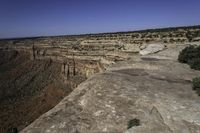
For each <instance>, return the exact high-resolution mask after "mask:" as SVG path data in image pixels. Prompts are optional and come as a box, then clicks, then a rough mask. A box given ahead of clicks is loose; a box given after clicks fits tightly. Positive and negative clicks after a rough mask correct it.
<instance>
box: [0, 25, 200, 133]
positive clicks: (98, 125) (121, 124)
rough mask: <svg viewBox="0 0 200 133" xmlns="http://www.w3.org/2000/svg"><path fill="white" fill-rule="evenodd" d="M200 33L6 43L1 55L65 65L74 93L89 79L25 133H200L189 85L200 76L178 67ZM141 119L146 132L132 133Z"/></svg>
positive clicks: (63, 73) (63, 71) (185, 30)
mask: <svg viewBox="0 0 200 133" xmlns="http://www.w3.org/2000/svg"><path fill="white" fill-rule="evenodd" d="M199 32H200V27H199V26H195V27H191V28H190V27H189V28H187V27H186V28H175V29H173V30H155V31H154V30H147V31H145V32H144V31H141V32H124V33H108V34H92V35H78V36H60V37H44V38H30V39H14V40H1V41H0V52H2V51H3V52H7V51H17V52H18V53H22V52H26V53H30V54H31V56H30V59H31V61H32V62H38V61H39V62H43V61H45V60H48V61H50V62H53V64H59V68H58V69H59V77H60V78H61V79H62V81H64V82H63V83H69V81H70V80H72V81H73V84H72V85H73V87H72V88H74V87H76V85H77V84H79V83H77V82H76V81H79V80H80V79H79V78H80V77H79V76H83V77H84V78H85V77H87V78H89V79H88V80H87V81H85V82H84V83H82V84H81V85H80V86H78V88H76V89H75V90H73V92H72V93H71V94H70V95H69V96H67V97H65V98H64V99H63V100H62V102H60V103H59V104H58V105H57V106H56V107H55V108H53V109H52V110H50V111H49V112H47V113H46V114H44V115H42V116H41V117H40V118H38V119H37V120H36V121H34V122H33V123H32V124H31V125H29V126H28V127H27V128H25V129H24V130H22V131H21V132H25V133H26V132H27V133H37V132H39V133H45V132H52V133H54V132H55V133H62V132H63V133H66V132H69V133H77V132H79V133H102V132H107V133H122V132H134V133H160V132H162V133H165V132H166V133H168V132H169V133H171V132H172V133H180V132H183V133H187V132H192V133H199V125H200V124H199V118H200V117H199V110H200V108H199V107H200V106H199V97H198V96H197V94H195V92H193V91H192V87H191V80H192V78H193V77H196V76H198V75H199V74H200V73H199V72H197V71H194V70H191V69H190V68H189V67H188V66H187V65H183V64H180V63H177V62H176V59H177V57H178V53H179V51H180V50H181V49H183V48H184V47H185V46H187V43H190V44H191V45H199V41H198V36H199V35H200V34H198V33H199ZM188 35H190V36H191V35H192V39H191V37H190V38H188ZM191 41H192V42H191ZM158 42H159V43H158ZM138 52H140V53H142V55H143V56H142V57H140V56H139V54H138ZM150 53H151V54H150ZM149 54H150V55H149ZM119 61H120V62H119ZM55 62H56V63H55ZM7 65H9V63H8V64H7ZM36 66H37V65H36ZM5 68H6V67H5ZM56 68H57V67H56ZM24 70H26V69H24ZM52 72H53V71H52ZM99 72H100V74H97V75H94V74H95V73H99ZM41 74H44V73H43V72H41ZM92 75H94V76H92ZM2 77H3V76H2ZM50 77H51V76H50ZM56 77H58V76H56ZM0 78H1V77H0ZM2 83H3V82H2ZM14 83H15V80H13V84H14ZM36 89H37V88H36ZM51 89H52V87H50V90H51ZM53 89H55V88H53ZM53 89H52V90H53ZM50 94H52V93H50ZM52 97H53V96H52ZM51 100H52V99H51ZM26 101H28V100H26ZM52 101H53V100H52ZM28 102H29V101H28ZM47 103H49V102H48V101H47ZM44 105H46V104H44ZM34 107H35V106H34ZM2 109H4V108H3V107H2ZM34 111H35V110H34ZM15 116H16V115H15ZM14 118H16V117H14ZM135 118H136V119H139V120H140V125H139V126H135V127H132V128H130V129H129V130H127V123H128V122H129V121H130V120H131V119H135ZM2 122H3V121H2ZM25 122H26V121H25ZM14 124H15V123H14ZM26 124H27V123H26ZM17 128H18V127H17ZM19 129H21V128H19ZM0 132H1V131H0Z"/></svg>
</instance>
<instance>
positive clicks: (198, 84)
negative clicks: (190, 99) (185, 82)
mask: <svg viewBox="0 0 200 133" xmlns="http://www.w3.org/2000/svg"><path fill="white" fill-rule="evenodd" d="M192 83H193V89H194V90H196V91H197V93H198V94H199V95H200V77H197V78H194V79H193V81H192Z"/></svg>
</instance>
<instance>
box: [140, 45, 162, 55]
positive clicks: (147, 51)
mask: <svg viewBox="0 0 200 133" xmlns="http://www.w3.org/2000/svg"><path fill="white" fill-rule="evenodd" d="M164 48H165V45H164V44H149V45H147V47H146V48H145V49H143V50H141V51H140V55H148V54H153V53H156V52H159V51H161V50H163V49H164Z"/></svg>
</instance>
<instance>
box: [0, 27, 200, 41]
mask: <svg viewBox="0 0 200 133" xmlns="http://www.w3.org/2000/svg"><path fill="white" fill-rule="evenodd" d="M197 28H200V25H193V26H178V27H165V28H150V29H144V30H135V31H119V32H102V33H86V34H74V35H55V36H54V35H52V36H34V37H14V38H2V39H1V38H0V41H6V40H24V39H39V38H54V37H81V36H96V35H104V34H124V33H144V32H167V31H168V32H169V31H173V30H177V29H184V30H187V29H197Z"/></svg>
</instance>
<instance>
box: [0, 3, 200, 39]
mask: <svg viewBox="0 0 200 133" xmlns="http://www.w3.org/2000/svg"><path fill="white" fill-rule="evenodd" d="M199 24H200V0H0V38H12V37H31V36H48V35H64V34H82V33H99V32H114V31H131V30H140V29H147V28H159V27H174V26H188V25H199Z"/></svg>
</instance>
